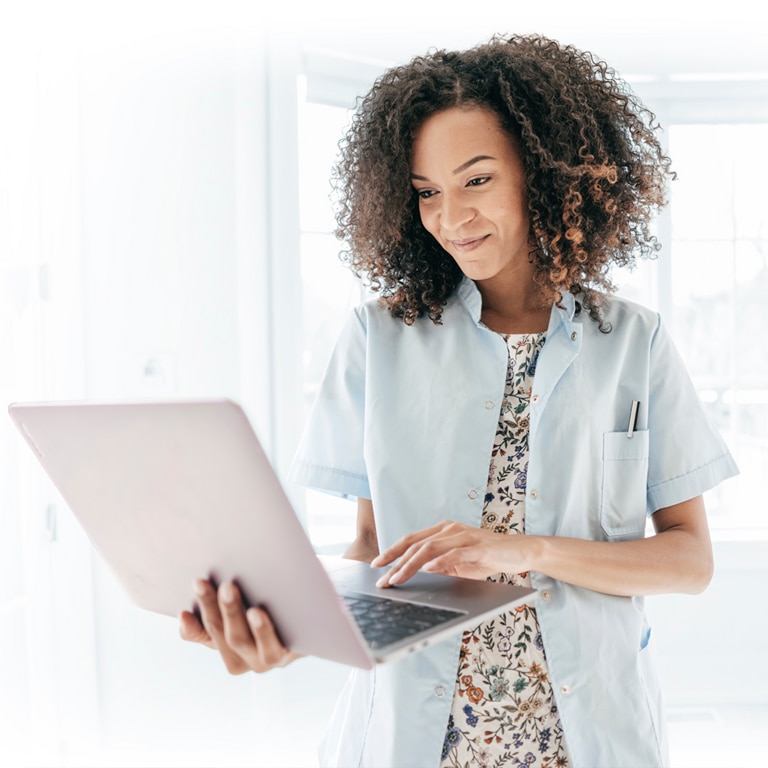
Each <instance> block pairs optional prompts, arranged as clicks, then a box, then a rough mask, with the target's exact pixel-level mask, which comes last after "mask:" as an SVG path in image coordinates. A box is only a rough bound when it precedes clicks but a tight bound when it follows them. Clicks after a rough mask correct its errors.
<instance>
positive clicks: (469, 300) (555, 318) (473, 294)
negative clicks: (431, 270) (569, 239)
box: [456, 275, 576, 337]
mask: <svg viewBox="0 0 768 768" xmlns="http://www.w3.org/2000/svg"><path fill="white" fill-rule="evenodd" d="M456 294H457V295H458V297H459V301H461V303H462V304H463V305H464V308H465V309H466V310H467V312H469V315H470V317H471V318H472V320H473V321H474V322H475V324H476V325H477V324H479V323H480V313H481V312H482V309H483V297H482V296H481V295H480V291H479V290H478V288H477V285H475V281H474V280H470V279H469V278H468V277H467V276H466V275H464V277H462V279H461V282H460V283H459V285H458V287H457V288H456ZM575 312H576V299H575V297H574V295H573V294H572V293H571V292H570V291H566V292H564V293H561V294H560V304H559V305H558V304H553V305H552V314H551V315H550V318H549V328H548V329H547V336H548V337H549V336H551V335H552V333H553V332H554V331H555V329H556V328H557V326H558V325H560V323H571V322H572V321H573V316H574V313H575Z"/></svg>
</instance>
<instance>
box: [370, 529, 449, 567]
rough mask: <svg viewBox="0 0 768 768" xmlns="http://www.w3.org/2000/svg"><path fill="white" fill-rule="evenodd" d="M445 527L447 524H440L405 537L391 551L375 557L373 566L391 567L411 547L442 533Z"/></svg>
mask: <svg viewBox="0 0 768 768" xmlns="http://www.w3.org/2000/svg"><path fill="white" fill-rule="evenodd" d="M445 526H446V523H438V524H437V525H433V526H432V527H430V528H424V529H422V530H420V531H414V532H412V533H409V534H408V535H407V536H403V538H402V539H399V540H398V541H396V542H395V543H394V544H393V545H392V546H391V547H389V549H385V550H384V551H383V552H382V553H381V554H379V555H378V556H377V557H375V558H374V559H373V560H372V561H371V565H372V566H373V567H374V568H379V567H381V566H383V565H389V564H390V563H391V562H394V561H395V560H397V558H398V557H402V556H403V555H404V554H405V553H406V552H407V551H408V550H409V549H410V548H411V547H413V546H415V545H417V544H419V543H420V542H422V541H424V540H425V539H428V538H429V537H430V536H434V535H435V534H436V533H439V532H440V531H442V530H443V529H444V528H445Z"/></svg>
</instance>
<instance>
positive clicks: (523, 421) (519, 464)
mask: <svg viewBox="0 0 768 768" xmlns="http://www.w3.org/2000/svg"><path fill="white" fill-rule="evenodd" d="M504 338H505V340H506V342H507V347H508V350H509V366H508V368H507V382H506V388H505V392H504V401H503V403H502V406H501V413H500V416H499V426H498V429H497V431H496V439H495V441H494V446H493V452H492V455H491V465H490V470H489V473H488V487H487V492H486V495H485V504H484V507H483V517H482V522H481V525H482V527H483V528H488V529H491V530H493V531H495V532H497V533H500V534H510V535H512V534H517V533H524V532H525V488H526V473H527V469H528V411H529V399H530V394H531V388H532V385H533V376H534V374H535V372H536V360H537V358H538V354H539V351H540V350H541V347H542V345H543V344H544V334H543V333H539V334H525V335H510V336H505V337H504ZM490 580H491V581H499V582H504V583H509V584H515V585H518V586H526V587H527V586H530V578H529V576H528V574H527V573H522V574H516V573H499V574H496V575H495V576H493V577H491V578H490ZM567 765H569V759H568V752H567V749H566V744H565V737H564V735H563V729H562V727H561V725H560V719H559V717H558V712H557V705H556V703H555V698H554V696H553V693H552V687H551V685H550V682H549V677H548V674H547V661H546V657H545V654H544V646H543V644H542V641H541V634H540V632H539V624H538V620H537V618H536V609H535V608H532V607H531V606H528V605H523V606H520V607H518V608H516V609H515V610H513V611H510V612H508V613H504V614H501V615H500V616H498V617H496V618H495V619H491V620H489V621H485V622H483V623H482V624H481V625H480V626H478V627H475V629H473V630H471V631H467V632H465V633H464V636H463V638H462V644H461V652H460V656H459V669H458V672H457V675H456V688H455V693H454V697H453V706H452V709H451V715H450V718H449V720H448V728H447V731H446V734H445V742H444V744H443V753H442V762H441V768H465V766H473V767H476V768H486V767H487V768H506V767H507V766H510V767H511V766H526V767H528V766H531V768H554V767H555V766H567Z"/></svg>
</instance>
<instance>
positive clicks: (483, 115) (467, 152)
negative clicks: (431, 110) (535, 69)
mask: <svg viewBox="0 0 768 768" xmlns="http://www.w3.org/2000/svg"><path fill="white" fill-rule="evenodd" d="M478 155H487V156H489V157H492V158H494V159H498V160H502V161H506V160H510V159H512V160H514V161H519V157H518V150H517V143H516V142H515V140H514V139H513V138H512V136H510V134H509V133H507V131H505V130H504V129H503V128H502V127H501V122H500V120H499V117H498V115H497V114H496V113H495V112H494V111H493V110H490V109H484V108H482V107H452V108H450V109H446V110H443V111H442V112H438V113H436V114H434V115H432V116H431V117H429V118H427V119H426V120H425V121H424V122H423V123H422V124H421V126H420V127H419V129H418V130H417V132H416V136H415V138H414V142H413V151H412V155H411V166H412V168H413V170H414V171H416V170H417V167H421V166H423V165H430V166H431V165H442V164H446V165H450V164H451V163H456V162H457V161H459V162H462V161H464V160H467V159H469V158H471V157H474V156H478Z"/></svg>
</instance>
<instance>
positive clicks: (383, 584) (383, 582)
mask: <svg viewBox="0 0 768 768" xmlns="http://www.w3.org/2000/svg"><path fill="white" fill-rule="evenodd" d="M376 586H377V587H388V586H389V580H388V579H387V577H386V576H382V577H381V578H380V579H379V580H378V581H377V582H376Z"/></svg>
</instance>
